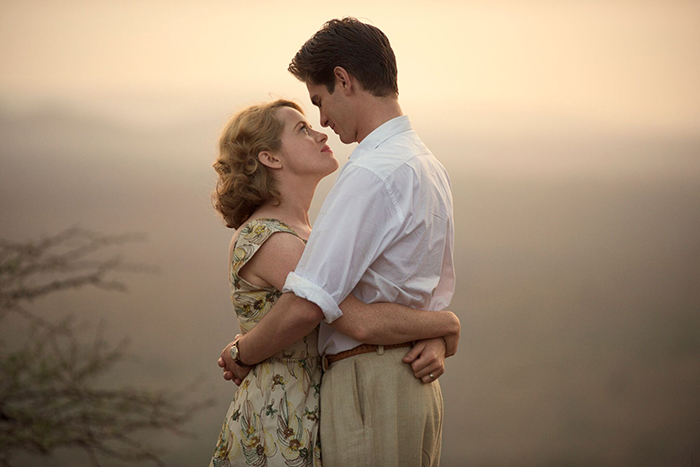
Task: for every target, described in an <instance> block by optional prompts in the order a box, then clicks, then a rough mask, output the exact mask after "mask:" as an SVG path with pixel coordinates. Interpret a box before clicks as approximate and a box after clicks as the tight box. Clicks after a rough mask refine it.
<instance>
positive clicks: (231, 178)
mask: <svg viewBox="0 0 700 467" xmlns="http://www.w3.org/2000/svg"><path fill="white" fill-rule="evenodd" d="M280 107H291V108H292V109H295V110H298V111H299V112H300V113H303V111H302V110H301V107H299V105H298V104H296V103H295V102H292V101H288V100H285V99H279V100H276V101H274V102H268V103H265V104H259V105H253V106H251V107H248V108H246V109H244V110H242V111H240V112H238V113H237V114H236V115H234V116H233V117H232V118H231V120H230V121H229V122H228V123H227V124H226V127H225V128H224V129H223V131H222V132H221V137H220V138H219V157H218V158H217V160H216V162H214V164H213V167H214V170H216V173H217V174H218V175H219V178H218V180H217V181H216V190H215V191H214V193H212V204H213V205H214V208H215V209H216V210H217V211H218V212H219V214H221V216H222V217H223V219H224V221H225V222H226V226H227V227H229V228H232V229H237V228H238V227H240V226H241V225H242V224H243V223H245V221H246V220H247V219H248V218H249V217H250V216H251V215H252V214H253V212H255V210H256V209H258V208H259V207H260V206H262V205H263V204H264V203H266V202H269V201H273V202H275V203H277V204H279V202H280V193H279V191H278V190H277V188H276V187H275V179H274V177H273V176H272V173H271V170H270V169H269V168H268V167H266V166H264V165H263V164H261V163H260V161H259V160H258V154H260V152H262V151H273V152H274V151H278V150H279V149H280V148H281V147H282V139H281V136H282V129H283V128H284V124H283V122H281V121H280V120H278V119H277V117H276V115H275V111H276V109H278V108H280Z"/></svg>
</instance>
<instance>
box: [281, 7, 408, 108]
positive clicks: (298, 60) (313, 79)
mask: <svg viewBox="0 0 700 467" xmlns="http://www.w3.org/2000/svg"><path fill="white" fill-rule="evenodd" d="M337 66H340V67H343V68H345V70H346V71H347V72H348V73H350V74H351V75H352V76H354V77H355V78H356V79H357V80H358V81H359V82H360V84H361V85H362V88H363V89H364V90H365V91H368V92H370V93H371V94H372V95H374V96H377V97H383V96H394V97H396V96H398V95H399V86H398V83H397V79H398V69H397V67H396V57H395V56H394V51H393V50H392V49H391V44H389V39H388V38H387V37H386V35H385V34H384V33H383V32H382V31H380V30H379V28H377V27H375V26H372V25H370V24H365V23H362V22H360V21H358V20H357V19H355V18H343V19H332V20H330V21H328V22H327V23H326V24H324V25H323V27H322V28H321V29H320V30H319V31H318V32H317V33H316V34H314V35H313V36H312V37H311V39H309V40H308V41H306V43H305V44H304V45H303V46H302V47H301V49H299V52H297V54H296V55H295V56H294V58H293V59H292V63H290V64H289V72H290V73H291V74H293V75H294V76H296V77H297V79H299V80H300V81H304V82H309V83H311V84H322V85H325V86H326V88H327V89H328V92H329V93H333V90H334V88H335V76H334V75H333V69H334V68H335V67H337Z"/></svg>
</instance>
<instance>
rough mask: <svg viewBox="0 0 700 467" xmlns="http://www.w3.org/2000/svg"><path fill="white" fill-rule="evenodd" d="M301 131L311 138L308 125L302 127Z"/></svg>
mask: <svg viewBox="0 0 700 467" xmlns="http://www.w3.org/2000/svg"><path fill="white" fill-rule="evenodd" d="M301 131H303V132H304V133H306V134H307V135H309V136H311V132H310V131H309V127H308V126H306V125H304V126H302V127H301Z"/></svg>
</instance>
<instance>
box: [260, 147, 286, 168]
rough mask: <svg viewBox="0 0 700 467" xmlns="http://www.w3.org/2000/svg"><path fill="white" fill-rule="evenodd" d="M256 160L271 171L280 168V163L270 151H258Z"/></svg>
mask: <svg viewBox="0 0 700 467" xmlns="http://www.w3.org/2000/svg"><path fill="white" fill-rule="evenodd" d="M258 160H259V161H260V163H261V164H262V165H264V166H265V167H269V168H271V169H281V168H282V161H281V160H280V159H279V158H278V157H277V156H275V155H274V154H273V153H272V152H270V151H260V153H259V154H258Z"/></svg>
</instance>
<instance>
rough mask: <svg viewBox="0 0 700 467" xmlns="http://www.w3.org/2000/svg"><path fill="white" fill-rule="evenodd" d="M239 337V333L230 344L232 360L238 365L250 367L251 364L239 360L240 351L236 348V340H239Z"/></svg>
mask: <svg viewBox="0 0 700 467" xmlns="http://www.w3.org/2000/svg"><path fill="white" fill-rule="evenodd" d="M240 338H241V336H240V335H238V336H236V339H234V341H233V344H232V345H231V358H232V359H233V361H234V362H235V363H236V365H238V366H242V367H251V366H253V365H248V364H246V363H243V362H242V361H241V352H240V350H239V349H238V341H239V339H240Z"/></svg>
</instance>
